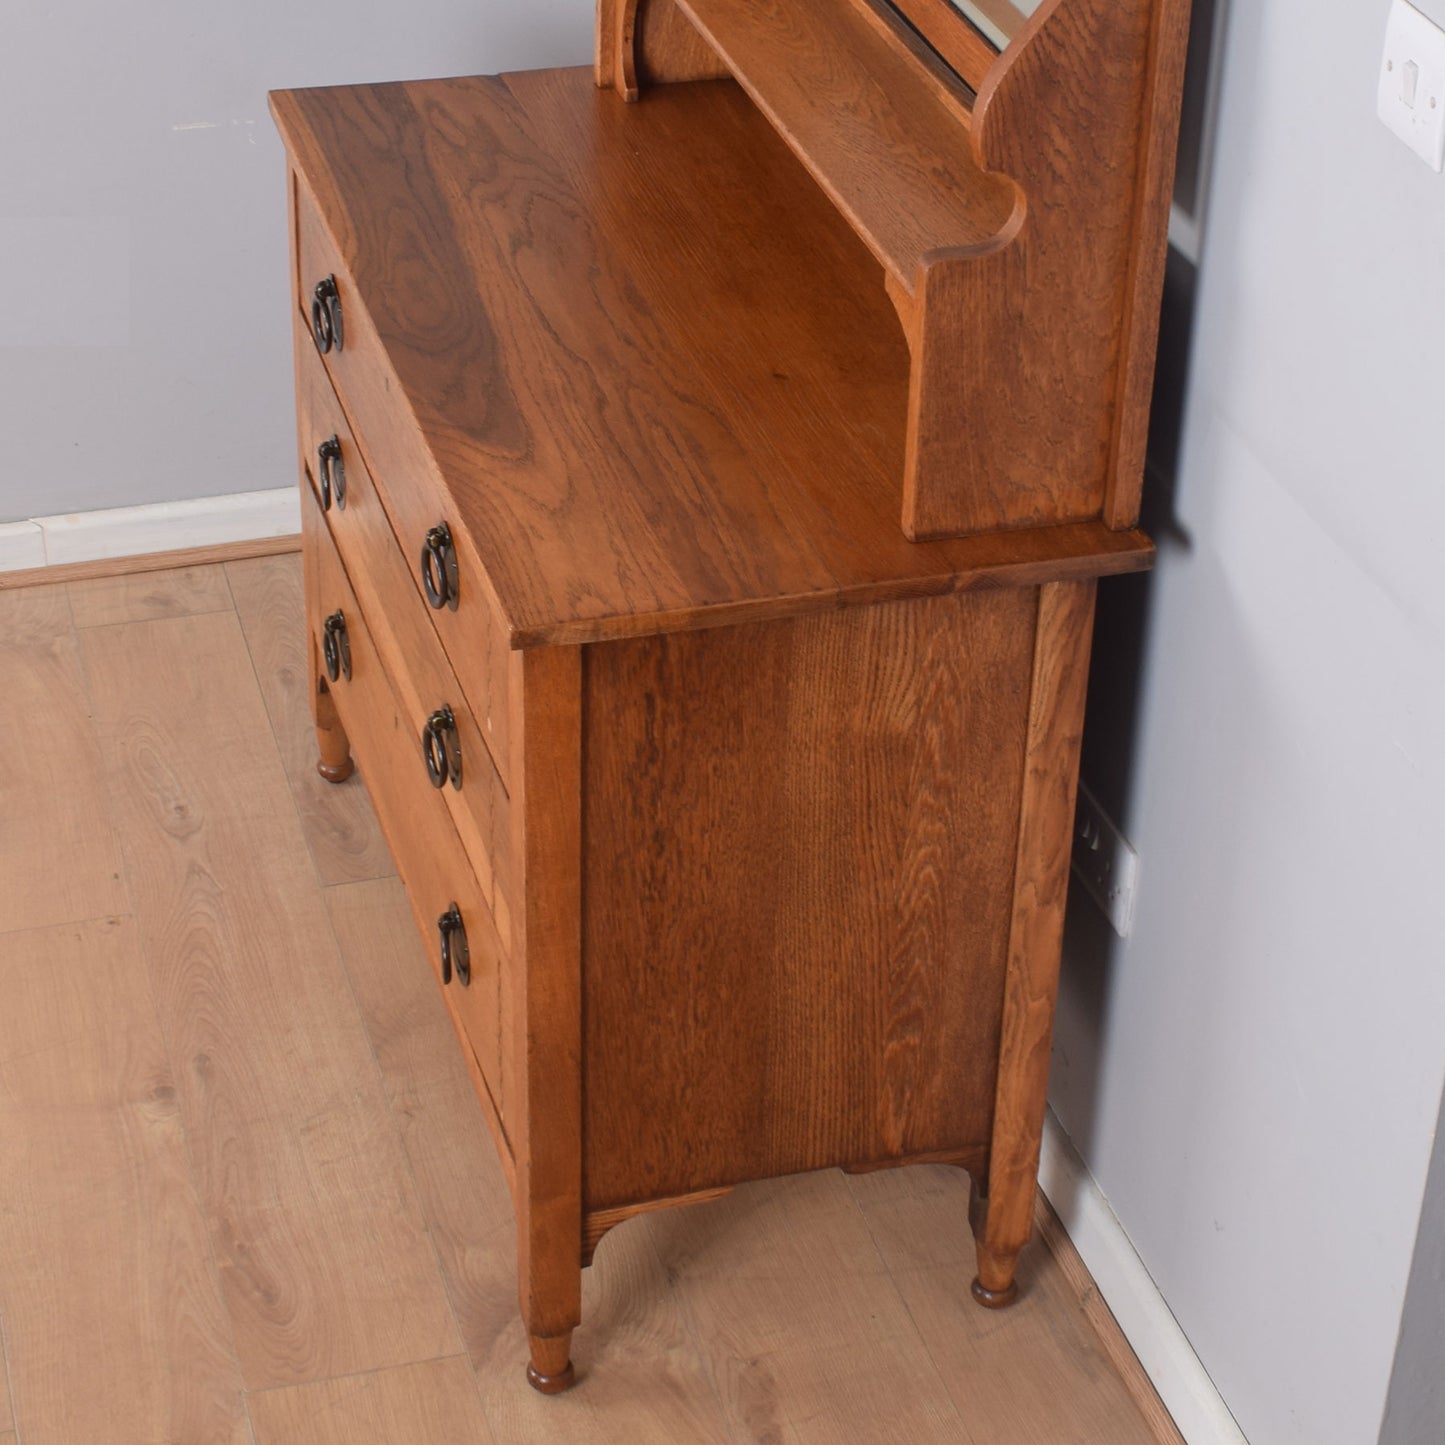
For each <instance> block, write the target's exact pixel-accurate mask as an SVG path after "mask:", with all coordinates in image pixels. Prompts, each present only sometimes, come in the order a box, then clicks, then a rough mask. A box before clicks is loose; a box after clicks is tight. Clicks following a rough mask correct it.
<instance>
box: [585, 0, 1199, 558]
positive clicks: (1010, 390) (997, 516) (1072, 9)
mask: <svg viewBox="0 0 1445 1445" xmlns="http://www.w3.org/2000/svg"><path fill="white" fill-rule="evenodd" d="M990 3H991V4H992V3H993V0H990ZM1010 8H1011V9H1012V7H1010ZM1188 12H1189V0H1042V3H1040V4H1039V5H1038V7H1037V9H1036V10H1035V11H1034V13H1033V14H1032V15H1030V16H1028V17H1027V18H1026V19H1021V20H1017V19H1016V20H1015V21H1014V22H1011V23H1016V24H1017V25H1018V28H1017V32H1016V33H1015V34H1014V36H1013V39H1012V40H1010V41H1009V43H1008V45H1007V46H1006V47H1005V48H1004V49H1003V50H1002V52H995V51H994V50H993V48H992V47H991V46H990V45H989V44H988V43H987V42H986V41H984V39H983V37H982V35H981V34H980V32H979V31H978V30H977V29H975V27H974V26H972V25H971V24H970V23H969V22H968V21H967V20H966V19H965V18H964V16H963V15H962V14H961V13H959V12H958V11H956V10H955V9H954V7H953V6H952V5H951V4H949V3H948V0H898V3H897V4H890V3H888V0H599V6H598V52H597V53H598V66H597V73H598V81H599V84H602V85H604V86H611V87H613V88H614V89H617V90H619V91H620V92H621V93H623V94H624V95H626V96H628V97H629V98H635V97H637V96H639V95H641V94H643V93H644V92H645V89H646V86H647V85H648V84H652V83H661V82H685V81H688V80H692V79H698V78H702V77H706V76H715V75H717V74H719V73H725V74H730V75H732V76H733V77H734V78H736V80H737V81H738V83H739V84H740V85H741V86H742V87H743V89H744V90H745V91H746V92H747V93H748V95H749V96H750V97H751V98H752V100H753V101H754V103H755V104H756V105H757V107H758V109H759V110H760V111H761V112H762V114H763V115H764V116H766V117H767V119H768V120H769V121H770V122H771V124H772V125H773V127H774V128H775V129H776V130H777V132H778V133H779V135H781V136H782V137H783V138H784V139H785V140H786V142H787V143H788V145H789V146H790V147H791V148H792V149H793V151H794V152H795V153H796V154H797V155H798V156H799V158H800V159H801V160H802V161H803V163H804V165H805V166H806V167H807V169H808V171H809V172H810V173H811V174H812V176H813V177H814V179H815V180H816V181H817V183H818V184H819V186H820V187H821V188H822V190H823V192H824V193H825V195H826V196H827V197H828V198H829V200H830V201H831V202H832V203H833V205H834V206H835V207H836V208H837V209H838V211H839V212H840V213H841V214H842V215H843V216H844V217H845V218H846V219H847V221H848V222H849V224H850V225H851V226H852V228H853V229H854V230H855V231H856V233H857V234H858V235H859V237H860V238H861V239H862V240H863V242H864V243H865V244H866V245H867V247H868V248H869V250H870V251H871V252H872V254H873V256H874V257H875V258H876V259H877V261H878V262H879V264H880V266H881V267H882V273H883V274H882V278H881V279H882V281H883V283H884V284H885V285H886V287H887V290H888V294H889V295H890V297H891V298H892V300H893V302H894V305H895V307H896V309H897V312H898V316H899V318H900V320H901V323H902V326H903V331H904V335H905V337H906V339H907V342H908V347H909V352H910V356H911V377H910V384H909V394H908V415H907V455H906V460H905V466H904V475H903V477H902V478H901V479H900V492H901V497H902V510H903V516H902V520H903V530H904V532H905V533H906V535H908V536H909V537H910V538H914V539H922V538H929V537H947V536H962V535H971V534H976V533H981V532H988V531H995V530H999V529H1012V528H1019V527H1034V526H1049V525H1053V524H1057V523H1061V522H1077V521H1085V520H1089V519H1099V518H1102V519H1103V520H1104V521H1105V522H1106V523H1107V525H1109V526H1110V527H1114V528H1127V527H1131V526H1133V525H1134V523H1135V522H1136V521H1137V519H1138V510H1139V493H1140V489H1141V484H1142V478H1143V466H1144V441H1145V433H1146V426H1147V417H1148V402H1149V394H1150V386H1151V381H1152V376H1153V369H1154V352H1155V343H1156V340H1157V332H1158V310H1159V298H1160V293H1161V290H1162V285H1163V267H1164V256H1165V250H1166V246H1167V233H1168V205H1169V195H1170V190H1171V187H1172V180H1173V157H1174V147H1175V142H1176V138H1177V133H1178V110H1179V95H1180V89H1181V86H1182V79H1183V62H1184V44H1185V40H1186V37H1187V31H1188ZM925 40H926V42H927V43H925ZM945 62H947V63H945ZM950 67H952V68H950ZM970 87H971V88H970ZM742 203H745V198H744V197H719V200H718V204H719V205H720V206H725V205H735V204H742Z"/></svg>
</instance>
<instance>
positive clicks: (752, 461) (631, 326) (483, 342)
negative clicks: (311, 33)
mask: <svg viewBox="0 0 1445 1445" xmlns="http://www.w3.org/2000/svg"><path fill="white" fill-rule="evenodd" d="M272 108H273V112H274V114H275V116H276V119H277V123H278V125H279V126H280V128H281V131H282V134H283V137H284V138H285V140H286V142H287V145H288V147H289V149H290V151H291V153H292V156H293V158H294V159H295V162H296V164H297V166H298V168H299V169H300V171H301V172H302V174H303V175H304V176H305V178H306V181H307V183H308V185H309V187H310V189H311V191H312V193H313V194H314V196H315V198H316V201H317V204H318V206H319V207H320V211H321V214H322V217H323V219H324V220H325V222H326V224H327V226H328V228H329V230H330V231H331V233H332V235H333V237H334V239H335V241H336V243H337V245H338V247H339V248H340V252H341V255H342V258H343V260H344V262H345V264H346V266H347V267H348V269H349V270H350V272H351V277H352V280H353V282H354V284H355V287H356V290H357V292H358V293H359V294H360V296H361V298H362V300H363V302H364V304H365V306H366V308H367V311H368V312H369V314H370V316H371V319H372V321H373V323H374V324H375V327H376V330H377V332H378V334H379V336H380V338H381V340H382V342H383V344H384V345H385V347H386V349H387V352H388V355H389V358H390V362H391V365H392V367H393V368H394V371H395V374H396V377H397V379H398V381H399V382H400V384H401V387H402V390H403V391H404V392H405V394H406V397H407V400H408V402H409V403H410V409H411V412H412V413H413V415H414V416H415V419H416V424H417V425H418V426H419V427H420V428H421V429H422V431H423V433H424V434H425V437H426V440H427V444H428V446H429V448H430V450H431V452H432V454H433V456H435V458H436V459H437V462H438V464H439V466H440V468H441V470H442V473H443V475H444V477H445V479H446V481H447V485H448V487H449V488H450V491H451V494H452V497H453V498H454V501H455V505H456V512H457V516H456V519H455V522H459V523H460V525H461V526H463V527H464V528H465V529H466V530H467V531H468V533H469V534H470V536H471V538H472V540H473V543H474V545H475V547H476V550H477V552H478V554H479V556H480V558H481V560H482V563H483V565H484V566H485V567H486V569H487V571H488V573H489V577H490V582H491V585H492V590H493V592H494V594H495V597H496V599H497V601H498V603H499V605H500V608H501V611H502V613H503V614H504V616H505V619H506V623H507V626H508V627H509V629H510V634H511V639H512V642H513V645H515V646H527V645H535V644H539V643H549V642H575V641H584V640H590V639H599V638H606V637H612V636H625V635H635V634H637V633H639V632H644V631H671V630H678V629H683V628H692V627H698V626H710V625H716V624H718V623H721V622H726V621H741V620H745V619H752V618H763V617H768V616H780V615H789V614H794V613H799V612H805V611H812V610H822V609H826V608H830V607H836V606H841V605H845V604H851V603H859V602H866V601H873V600H882V599H886V598H891V597H906V596H918V595H927V594H934V593H941V592H947V591H953V590H959V589H962V588H965V587H970V586H977V585H984V584H988V583H999V582H1004V583H1032V582H1038V581H1045V580H1049V579H1052V578H1063V577H1077V576H1089V575H1100V574H1105V573H1111V572H1124V571H1133V570H1137V569H1139V568H1141V567H1145V566H1147V565H1148V564H1149V561H1150V558H1151V554H1152V548H1151V547H1150V544H1149V542H1148V541H1147V539H1146V538H1144V537H1143V536H1142V535H1141V534H1140V533H1138V532H1111V531H1109V530H1107V529H1106V528H1104V527H1103V526H1102V524H1098V523H1080V524H1074V525H1070V526H1064V527H1053V528H1041V529H1033V530H1029V531H1016V532H1009V533H1001V534H993V535H988V536H981V537H974V538H967V539H961V540H956V541H949V542H931V543H911V542H909V541H907V540H906V539H905V538H904V536H903V534H902V532H901V530H900V525H899V513H900V505H901V480H902V476H903V448H904V424H905V417H906V408H907V404H908V371H909V355H908V349H907V345H906V342H905V339H904V336H903V332H902V328H901V326H900V323H899V321H898V318H897V316H896V314H895V312H894V310H893V308H892V306H891V304H890V303H889V301H888V299H887V297H886V294H885V291H884V286H883V272H882V269H881V267H880V266H879V264H878V263H877V261H876V260H875V259H874V258H873V257H872V256H871V255H870V254H869V252H868V250H867V248H866V247H865V246H864V244H863V243H862V242H861V241H860V240H859V239H858V237H857V236H856V235H855V233H854V232H853V230H852V229H851V228H850V227H849V225H848V224H847V222H846V221H845V220H844V218H843V217H842V216H841V215H840V214H839V213H838V212H837V211H836V210H835V209H834V207H833V206H832V204H831V203H830V202H829V201H828V199H827V197H826V196H825V194H824V193H823V191H822V190H821V189H820V188H819V187H818V185H817V184H816V183H815V182H814V181H813V179H812V178H811V177H810V176H809V174H808V173H807V171H806V170H805V169H804V168H803V166H802V164H801V163H800V162H799V161H798V160H797V159H796V158H795V157H794V155H793V154H792V152H791V151H790V150H789V148H788V147H787V146H786V145H785V144H784V143H783V142H782V141H781V140H780V139H779V138H778V136H777V134H776V133H775V132H774V130H773V129H772V127H771V126H770V125H769V123H768V122H767V120H766V119H765V118H764V117H763V116H762V115H761V114H760V113H759V112H758V111H757V110H756V109H755V107H754V106H753V105H752V103H751V102H750V101H749V100H748V99H747V97H746V96H745V95H744V93H743V92H742V91H741V90H740V89H739V88H738V87H737V85H736V84H734V83H733V82H731V81H710V82H701V83H695V84H689V85H674V86H660V87H656V88H655V89H652V90H650V91H648V92H647V93H646V94H645V95H644V98H643V99H642V101H640V102H639V103H637V104H635V105H627V104H624V103H623V102H622V101H621V100H620V99H619V97H618V96H617V95H615V94H614V93H612V92H608V91H598V90H596V89H595V88H594V86H593V83H592V77H591V72H590V71H587V70H562V71H557V70H552V71H535V72H527V73H521V74H513V75H508V76H502V77H488V78H462V79H451V80H438V81H426V82H406V83H399V84H389V85H368V86H353V87H343V88H326V89H316V90H303V91H287V92H281V93H278V94H277V95H276V96H274V97H273V102H272ZM356 421H357V425H358V428H359V429H361V430H362V431H363V433H364V430H365V427H366V424H367V419H366V418H364V417H363V418H357V419H356ZM961 424H962V422H961ZM384 484H385V485H386V486H388V487H396V486H397V485H399V484H401V483H400V480H399V479H396V478H386V479H384Z"/></svg>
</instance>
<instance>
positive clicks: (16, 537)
mask: <svg viewBox="0 0 1445 1445" xmlns="http://www.w3.org/2000/svg"><path fill="white" fill-rule="evenodd" d="M300 530H301V500H300V494H299V493H298V492H297V490H296V488H295V487H279V488H277V489H276V490H275V491H267V492H238V493H233V494H232V495H230V496H225V497H197V498H195V499H194V500H192V501H185V502H150V503H147V504H146V505H144V506H138V507H111V508H108V509H106V510H104V511H97V512H67V513H61V514H58V515H56V516H53V517H32V518H30V520H29V521H26V522H12V523H7V524H6V525H4V526H0V572H10V571H15V570H18V569H20V568H23V567H41V566H50V567H54V566H58V565H60V564H61V563H65V562H96V561H100V560H102V559H104V558H109V557H134V556H139V555H141V554H143V553H147V552H174V551H178V550H180V549H182V548H188V547H213V546H217V545H219V544H222V543H226V542H254V541H259V540H261V539H263V538H266V537H286V536H291V535H293V534H294V533H297V532H299V531H300Z"/></svg>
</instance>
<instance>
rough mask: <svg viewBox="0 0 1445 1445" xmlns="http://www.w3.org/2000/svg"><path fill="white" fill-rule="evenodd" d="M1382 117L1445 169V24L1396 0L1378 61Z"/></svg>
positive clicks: (1427, 159)
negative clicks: (1429, 18) (1432, 21)
mask: <svg viewBox="0 0 1445 1445" xmlns="http://www.w3.org/2000/svg"><path fill="white" fill-rule="evenodd" d="M1378 107H1379V112H1380V119H1381V120H1382V121H1384V122H1385V124H1386V125H1387V126H1389V128H1390V129H1391V130H1392V131H1393V132H1394V133H1395V134H1396V135H1397V136H1399V137H1400V139H1401V140H1402V141H1404V142H1405V144H1406V145H1407V146H1409V147H1410V149H1411V150H1412V151H1414V152H1415V154H1416V155H1417V156H1419V157H1420V159H1421V160H1423V161H1425V162H1426V163H1427V164H1428V165H1430V166H1432V167H1433V168H1434V169H1435V170H1437V171H1438V170H1442V169H1445V30H1441V29H1440V27H1439V26H1438V25H1434V24H1432V23H1431V22H1430V21H1429V20H1428V19H1427V18H1426V17H1425V16H1424V15H1422V14H1421V13H1420V12H1419V11H1418V10H1417V9H1415V7H1414V6H1413V5H1409V4H1406V0H1394V4H1393V5H1392V6H1391V7H1390V19H1389V21H1388V23H1387V24H1386V26H1385V54H1384V58H1383V59H1382V60H1381V61H1380V91H1379V99H1378Z"/></svg>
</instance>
